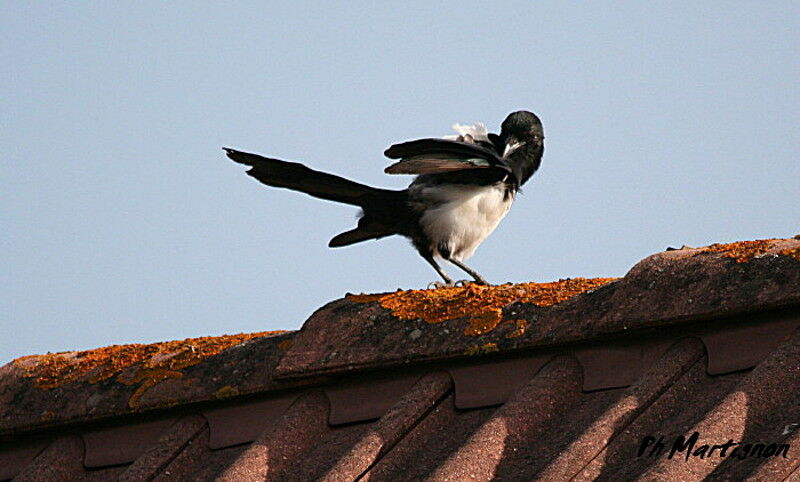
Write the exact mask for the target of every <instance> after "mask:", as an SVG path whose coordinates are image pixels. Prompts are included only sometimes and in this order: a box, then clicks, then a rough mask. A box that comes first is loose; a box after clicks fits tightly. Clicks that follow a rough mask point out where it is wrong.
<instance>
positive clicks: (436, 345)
mask: <svg viewBox="0 0 800 482" xmlns="http://www.w3.org/2000/svg"><path fill="white" fill-rule="evenodd" d="M799 424H800V239H771V240H760V241H745V242H739V243H731V244H716V245H712V246H708V247H704V248H682V249H675V250H672V249H671V250H668V251H665V252H662V253H657V254H654V255H652V256H649V257H647V258H645V259H644V260H642V261H641V262H639V263H638V264H636V265H635V266H634V267H633V268H632V269H631V270H630V271H629V272H628V273H627V274H626V275H625V277H623V278H621V279H608V278H599V279H580V278H579V279H569V280H561V281H557V282H553V283H525V284H519V285H510V284H509V285H501V286H493V287H484V286H477V285H467V286H465V287H458V288H442V289H437V290H412V291H397V292H393V293H383V294H368V295H365V294H358V295H351V294H348V295H347V296H345V297H344V298H342V299H339V300H336V301H333V302H331V303H329V304H327V305H325V306H323V307H321V308H320V309H319V310H317V311H316V312H315V313H314V314H313V315H312V316H311V317H310V318H309V319H308V320H307V321H306V322H305V324H304V325H303V327H302V329H301V330H299V331H296V332H264V333H253V334H242V335H232V336H224V337H206V338H194V339H188V340H183V341H174V342H165V343H156V344H151V345H121V346H111V347H105V348H99V349H96V350H86V351H78V352H68V353H56V354H47V355H33V356H28V357H23V358H19V359H17V360H14V361H13V362H11V363H9V364H7V365H5V366H3V367H2V368H0V480H5V479H10V478H14V477H16V479H15V480H58V479H62V480H73V479H87V480H88V479H96V480H109V479H111V478H119V479H122V480H133V479H136V480H141V479H147V480H150V479H159V480H162V479H166V478H170V479H178V480H209V479H214V478H219V479H221V480H251V479H259V480H263V479H269V480H309V479H325V480H354V479H357V478H362V477H365V478H374V479H375V480H394V479H419V478H426V479H432V480H462V479H464V478H467V477H470V478H474V479H478V480H489V479H492V478H499V479H511V480H520V479H524V480H530V479H539V480H562V479H576V480H585V479H592V480H593V479H604V480H630V479H634V478H643V479H670V480H701V479H704V478H708V479H726V480H728V479H733V480H739V479H744V478H749V479H751V480H784V479H787V478H792V479H797V478H800V425H799ZM695 432H696V433H697V434H698V440H697V441H696V444H695V445H694V449H693V450H694V451H695V452H693V454H691V456H690V457H689V458H688V460H683V457H684V455H685V454H684V453H683V452H680V453H679V454H678V456H677V458H673V459H669V458H668V457H667V452H668V451H669V449H670V447H671V446H672V445H673V444H674V443H675V441H679V437H680V436H683V437H685V439H686V440H692V439H691V436H692V435H693V434H694V433H695ZM648 437H652V439H650V438H648ZM659 437H663V439H659ZM729 440H730V441H731V443H737V442H741V445H739V446H738V447H739V452H738V455H739V456H741V455H742V454H743V453H744V451H745V450H747V451H748V455H751V456H749V457H730V456H727V457H720V456H719V454H720V453H721V451H722V448H721V447H717V449H715V450H716V454H714V455H713V456H710V457H700V456H699V455H698V454H697V453H696V451H697V450H700V448H701V447H702V446H703V445H704V444H707V445H709V446H711V445H715V444H717V445H721V444H725V443H726V442H728V441H729ZM662 442H663V444H664V445H665V446H666V449H665V452H664V453H656V452H654V450H655V448H657V445H658V444H659V443H662ZM748 444H750V445H748ZM759 444H760V448H758V447H759ZM643 446H645V448H646V450H645V451H644V452H643V453H642V454H641V455H640V454H639V453H638V452H639V449H640V448H641V447H643ZM731 447H732V446H731ZM731 447H729V448H728V450H729V451H730V452H728V454H730V453H733V449H732V448H731ZM745 447H749V448H747V449H745ZM706 449H709V447H706ZM751 451H752V454H755V453H756V452H758V456H752V454H751V453H750V452H751ZM769 451H771V452H773V453H770V454H769V455H770V456H764V454H765V453H766V452H769ZM700 455H702V454H700ZM678 458H680V460H678Z"/></svg>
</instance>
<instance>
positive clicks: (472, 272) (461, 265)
mask: <svg viewBox="0 0 800 482" xmlns="http://www.w3.org/2000/svg"><path fill="white" fill-rule="evenodd" d="M447 261H450V262H451V263H453V264H454V265H456V266H458V267H459V268H461V269H463V270H464V272H465V273H467V274H468V275H470V276H472V278H473V279H474V280H475V282H476V283H478V284H480V285H488V284H489V283H487V282H486V280H485V279H483V276H481V275H480V274H478V272H477V271H475V270H473V269H472V268H470V267H469V266H467V265H465V264H464V263H462V262H461V261H459V260H457V259H453V258H447Z"/></svg>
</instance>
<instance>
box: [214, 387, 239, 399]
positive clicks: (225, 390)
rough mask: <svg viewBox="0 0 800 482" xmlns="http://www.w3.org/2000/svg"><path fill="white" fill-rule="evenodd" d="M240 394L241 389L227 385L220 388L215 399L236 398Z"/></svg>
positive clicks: (215, 394)
mask: <svg viewBox="0 0 800 482" xmlns="http://www.w3.org/2000/svg"><path fill="white" fill-rule="evenodd" d="M238 394H239V389H238V388H236V387H232V386H230V385H225V386H224V387H222V388H220V389H219V390H217V391H216V392H214V397H216V398H228V397H235V396H236V395H238Z"/></svg>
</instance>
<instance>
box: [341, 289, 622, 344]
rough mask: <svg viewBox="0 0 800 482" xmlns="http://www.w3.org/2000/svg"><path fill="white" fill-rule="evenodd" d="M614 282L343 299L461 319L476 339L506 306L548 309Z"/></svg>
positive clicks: (412, 315)
mask: <svg viewBox="0 0 800 482" xmlns="http://www.w3.org/2000/svg"><path fill="white" fill-rule="evenodd" d="M616 279H617V278H591V279H587V278H574V279H564V280H559V281H554V282H551V283H521V284H510V283H509V284H504V285H499V286H483V285H478V284H474V283H470V284H467V285H466V286H457V287H448V288H438V289H435V290H407V291H402V290H398V291H396V292H394V293H380V294H372V295H364V294H362V295H347V297H348V298H349V299H350V300H353V301H355V302H357V303H368V302H373V301H374V302H378V303H380V305H381V306H382V307H384V308H386V309H388V310H391V312H392V314H393V315H394V316H396V317H398V318H400V319H402V320H414V319H422V320H424V321H426V322H428V323H441V322H444V321H449V320H455V319H461V318H463V319H466V320H467V321H468V323H469V324H468V326H467V328H466V329H465V330H464V334H465V335H471V336H476V335H482V334H484V333H488V332H490V331H492V330H494V329H495V328H496V327H497V326H498V325H499V324H500V322H501V321H502V319H503V307H504V306H506V305H508V304H510V303H513V302H516V301H520V302H526V303H533V304H535V305H537V306H551V305H554V304H556V303H560V302H562V301H564V300H567V299H569V298H571V297H573V296H575V295H577V294H580V293H584V292H586V291H589V290H593V289H596V288H599V287H600V286H603V285H605V284H607V283H610V282H612V281H615V280H616ZM512 321H514V323H515V324H516V329H515V331H514V333H512V335H513V336H519V335H521V334H522V333H524V331H525V327H526V324H525V323H524V321H523V322H517V321H516V320H512ZM521 321H522V320H521Z"/></svg>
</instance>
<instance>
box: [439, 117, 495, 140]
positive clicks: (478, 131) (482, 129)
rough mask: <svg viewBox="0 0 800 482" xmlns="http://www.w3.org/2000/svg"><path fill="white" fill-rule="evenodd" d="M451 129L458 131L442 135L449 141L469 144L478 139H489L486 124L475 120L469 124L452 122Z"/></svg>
mask: <svg viewBox="0 0 800 482" xmlns="http://www.w3.org/2000/svg"><path fill="white" fill-rule="evenodd" d="M453 130H454V131H456V132H458V135H454V136H444V138H445V139H449V140H451V141H459V142H468V143H470V144H475V143H476V142H480V141H486V142H488V141H489V131H487V130H486V126H485V125H483V124H481V123H480V122H476V123H475V124H473V125H471V126H470V125H463V124H459V123H455V124H453Z"/></svg>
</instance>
